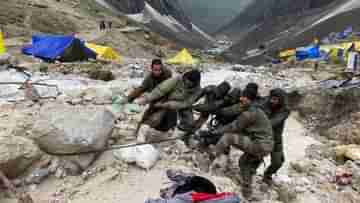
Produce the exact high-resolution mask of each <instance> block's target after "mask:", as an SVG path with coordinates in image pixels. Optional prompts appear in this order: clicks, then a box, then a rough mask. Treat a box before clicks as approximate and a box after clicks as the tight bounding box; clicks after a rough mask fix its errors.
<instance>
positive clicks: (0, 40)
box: [0, 31, 6, 54]
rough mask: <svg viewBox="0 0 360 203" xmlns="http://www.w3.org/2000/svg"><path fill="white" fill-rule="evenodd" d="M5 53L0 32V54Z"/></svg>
mask: <svg viewBox="0 0 360 203" xmlns="http://www.w3.org/2000/svg"><path fill="white" fill-rule="evenodd" d="M5 52H6V49H5V44H4V38H3V35H2V32H1V31H0V54H3V53H5Z"/></svg>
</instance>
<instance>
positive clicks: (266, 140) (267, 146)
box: [213, 89, 274, 199]
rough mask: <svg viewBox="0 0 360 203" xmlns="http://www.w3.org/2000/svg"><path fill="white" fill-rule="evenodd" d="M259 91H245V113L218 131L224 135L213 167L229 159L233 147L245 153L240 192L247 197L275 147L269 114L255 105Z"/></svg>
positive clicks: (240, 161)
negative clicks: (257, 174) (265, 159)
mask: <svg viewBox="0 0 360 203" xmlns="http://www.w3.org/2000/svg"><path fill="white" fill-rule="evenodd" d="M255 99H256V92H254V91H251V90H249V89H246V90H244V92H243V94H242V96H241V97H240V107H241V108H243V110H244V112H243V113H241V115H240V116H239V117H238V118H237V119H236V121H234V122H232V123H230V124H228V125H226V126H224V127H221V128H219V129H217V130H215V133H217V134H224V135H223V136H222V137H221V139H220V141H219V142H218V143H217V144H216V146H215V149H214V150H215V152H214V155H215V156H216V157H218V158H217V159H216V160H215V161H214V163H213V166H214V165H215V166H216V165H218V163H220V164H223V163H224V159H225V160H226V159H227V156H226V155H225V153H226V152H227V151H228V150H229V147H230V146H234V147H236V148H239V149H240V150H242V151H243V152H244V154H243V155H242V156H241V157H240V159H239V167H240V176H241V186H242V187H241V189H242V194H243V196H244V197H245V198H247V199H250V198H251V196H252V182H253V176H254V175H255V174H256V170H257V168H258V167H259V166H260V164H261V163H262V161H263V158H264V157H265V156H267V155H268V154H270V153H271V151H272V149H273V146H274V138H273V130H272V127H271V123H270V120H269V119H268V118H267V116H266V114H265V113H264V112H263V111H262V110H261V109H260V108H258V107H256V106H255V105H251V103H252V101H253V100H255Z"/></svg>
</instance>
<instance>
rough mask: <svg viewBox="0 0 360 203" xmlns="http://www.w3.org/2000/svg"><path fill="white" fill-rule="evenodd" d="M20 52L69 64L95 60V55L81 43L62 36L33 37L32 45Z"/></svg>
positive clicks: (76, 39) (78, 40)
mask: <svg viewBox="0 0 360 203" xmlns="http://www.w3.org/2000/svg"><path fill="white" fill-rule="evenodd" d="M22 52H23V53H24V54H26V55H32V56H35V57H38V58H41V59H43V60H46V61H54V60H59V61H63V62H71V61H82V60H87V59H89V58H94V59H95V58H96V53H95V52H93V51H92V50H91V49H89V48H87V47H86V46H85V43H84V42H83V41H81V40H80V39H78V38H75V37H74V36H63V35H34V36H32V44H31V45H30V46H26V47H24V48H23V49H22Z"/></svg>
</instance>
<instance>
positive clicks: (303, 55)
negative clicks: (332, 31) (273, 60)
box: [296, 45, 321, 61]
mask: <svg viewBox="0 0 360 203" xmlns="http://www.w3.org/2000/svg"><path fill="white" fill-rule="evenodd" d="M320 56H321V54H320V48H319V45H315V46H314V45H312V46H308V47H303V48H298V49H296V59H297V60H299V61H301V60H305V59H316V58H320Z"/></svg>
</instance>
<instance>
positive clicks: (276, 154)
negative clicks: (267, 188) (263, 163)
mask: <svg viewBox="0 0 360 203" xmlns="http://www.w3.org/2000/svg"><path fill="white" fill-rule="evenodd" d="M284 162H285V154H284V148H283V144H282V142H279V143H275V146H274V149H273V151H272V152H271V164H270V166H269V167H268V168H267V169H266V171H265V174H264V177H265V178H270V179H271V176H272V175H273V174H275V173H276V172H277V171H278V170H279V169H280V168H281V166H282V165H283V163H284Z"/></svg>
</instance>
